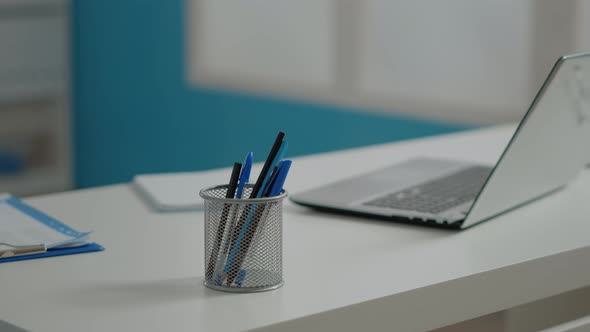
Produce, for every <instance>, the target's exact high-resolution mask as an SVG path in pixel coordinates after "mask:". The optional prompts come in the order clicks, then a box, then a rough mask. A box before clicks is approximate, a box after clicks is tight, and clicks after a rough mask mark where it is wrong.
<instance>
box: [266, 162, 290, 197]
mask: <svg viewBox="0 0 590 332" xmlns="http://www.w3.org/2000/svg"><path fill="white" fill-rule="evenodd" d="M290 168H291V160H283V161H282V162H281V167H280V169H279V171H277V175H276V179H275V181H274V182H273V185H272V187H271V188H270V193H269V194H268V196H269V197H273V196H277V195H279V194H280V193H281V191H282V190H283V185H284V184H285V180H286V179H287V174H289V169H290Z"/></svg>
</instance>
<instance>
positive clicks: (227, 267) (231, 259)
mask: <svg viewBox="0 0 590 332" xmlns="http://www.w3.org/2000/svg"><path fill="white" fill-rule="evenodd" d="M287 146H288V143H287V141H283V142H282V143H281V147H280V148H279V151H278V152H277V155H276V156H275V158H274V160H273V161H272V164H271V165H277V164H278V163H279V160H281V159H282V158H283V154H285V150H286V149H287ZM269 178H270V174H267V176H266V177H265V178H264V181H263V182H262V186H261V187H262V188H264V187H265V186H266V183H267V182H268V179H269ZM263 194H264V190H259V191H258V194H257V195H256V197H255V198H260V197H262V195H263ZM255 213H256V205H254V206H253V207H252V209H250V213H248V217H247V219H246V222H245V223H244V225H243V227H242V228H241V229H240V233H239V235H238V239H237V241H236V243H235V245H234V246H233V248H232V249H231V252H230V254H229V256H228V258H227V261H226V263H225V268H224V269H223V272H224V273H228V272H229V271H230V269H231V267H232V264H233V262H234V258H235V256H236V254H237V252H238V250H239V248H240V245H241V244H242V240H243V239H244V236H245V235H246V232H247V231H248V229H249V228H250V223H251V222H252V218H253V217H254V214H255ZM229 283H231V281H230V282H229Z"/></svg>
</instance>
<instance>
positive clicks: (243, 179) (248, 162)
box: [236, 152, 254, 198]
mask: <svg viewBox="0 0 590 332" xmlns="http://www.w3.org/2000/svg"><path fill="white" fill-rule="evenodd" d="M253 158H254V154H253V153H252V152H248V154H247V155H246V159H245V160H244V166H243V167H242V173H240V180H239V182H238V191H237V192H236V198H242V194H243V191H244V186H245V185H246V184H248V181H249V180H250V172H251V171H252V159H253Z"/></svg>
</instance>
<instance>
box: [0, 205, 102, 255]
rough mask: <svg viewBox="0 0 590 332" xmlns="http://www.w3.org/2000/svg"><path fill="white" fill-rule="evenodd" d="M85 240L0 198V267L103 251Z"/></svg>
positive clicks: (86, 237) (35, 212)
mask: <svg viewBox="0 0 590 332" xmlns="http://www.w3.org/2000/svg"><path fill="white" fill-rule="evenodd" d="M89 237H90V233H84V232H79V231H77V230H75V229H73V228H71V227H69V226H68V225H66V224H64V223H62V222H61V221H59V220H56V219H54V218H52V217H50V216H48V215H46V214H45V213H43V212H41V211H39V210H37V209H35V208H33V207H31V206H29V205H27V204H25V203H23V202H22V201H20V200H18V199H17V198H15V197H13V196H10V195H1V194H0V263H5V262H13V261H19V260H25V259H33V258H43V257H51V256H62V255H71V254H78V253H85V252H92V251H101V250H104V248H103V247H102V246H100V245H98V244H96V243H94V242H91V241H89Z"/></svg>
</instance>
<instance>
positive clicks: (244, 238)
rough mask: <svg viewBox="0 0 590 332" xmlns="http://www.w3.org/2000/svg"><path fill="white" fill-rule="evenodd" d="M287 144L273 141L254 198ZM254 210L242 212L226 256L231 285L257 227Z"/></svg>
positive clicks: (252, 208) (261, 192) (226, 271)
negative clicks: (238, 227)
mask: <svg viewBox="0 0 590 332" xmlns="http://www.w3.org/2000/svg"><path fill="white" fill-rule="evenodd" d="M281 134H283V135H281ZM279 137H280V138H281V139H282V138H283V137H284V133H282V132H281V133H279V136H277V139H279ZM277 145H279V148H278V149H276V146H277ZM287 146H288V143H287V142H286V141H282V142H280V144H277V141H275V144H274V146H273V149H272V150H271V153H270V154H269V156H268V158H267V160H266V163H265V165H264V166H265V167H264V168H263V172H261V173H260V175H259V177H258V180H260V179H261V178H263V179H262V181H257V182H256V184H258V183H259V182H260V183H261V185H260V187H259V188H258V189H259V190H258V191H257V192H256V195H255V196H254V198H260V197H262V195H263V193H264V192H263V190H260V188H264V187H265V185H266V183H267V182H268V180H269V176H268V175H269V174H268V170H269V169H270V167H272V166H273V165H277V164H278V163H279V160H280V159H281V158H282V157H283V154H284V153H285V150H286V149H287ZM275 151H276V153H273V152H275ZM269 161H270V162H269ZM267 166H268V167H267ZM265 171H266V172H265ZM254 189H256V188H254ZM253 194H254V191H253ZM251 197H252V195H251ZM255 212H256V206H252V207H251V208H250V209H249V211H247V212H246V211H244V214H243V215H242V216H244V215H247V217H246V220H245V221H244V222H243V223H242V225H241V228H240V232H239V234H238V238H237V240H236V241H235V243H233V245H232V250H231V252H230V255H229V256H228V260H227V262H226V264H225V269H224V272H225V273H226V274H227V276H228V279H227V284H228V285H231V283H232V282H233V281H234V280H235V278H236V276H237V273H238V271H239V269H240V267H241V265H242V263H243V261H244V258H245V257H246V249H248V248H249V247H250V244H251V243H252V239H253V237H254V233H255V231H256V229H257V227H258V223H259V222H260V215H258V217H255ZM241 219H242V218H241ZM236 256H237V258H236Z"/></svg>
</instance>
